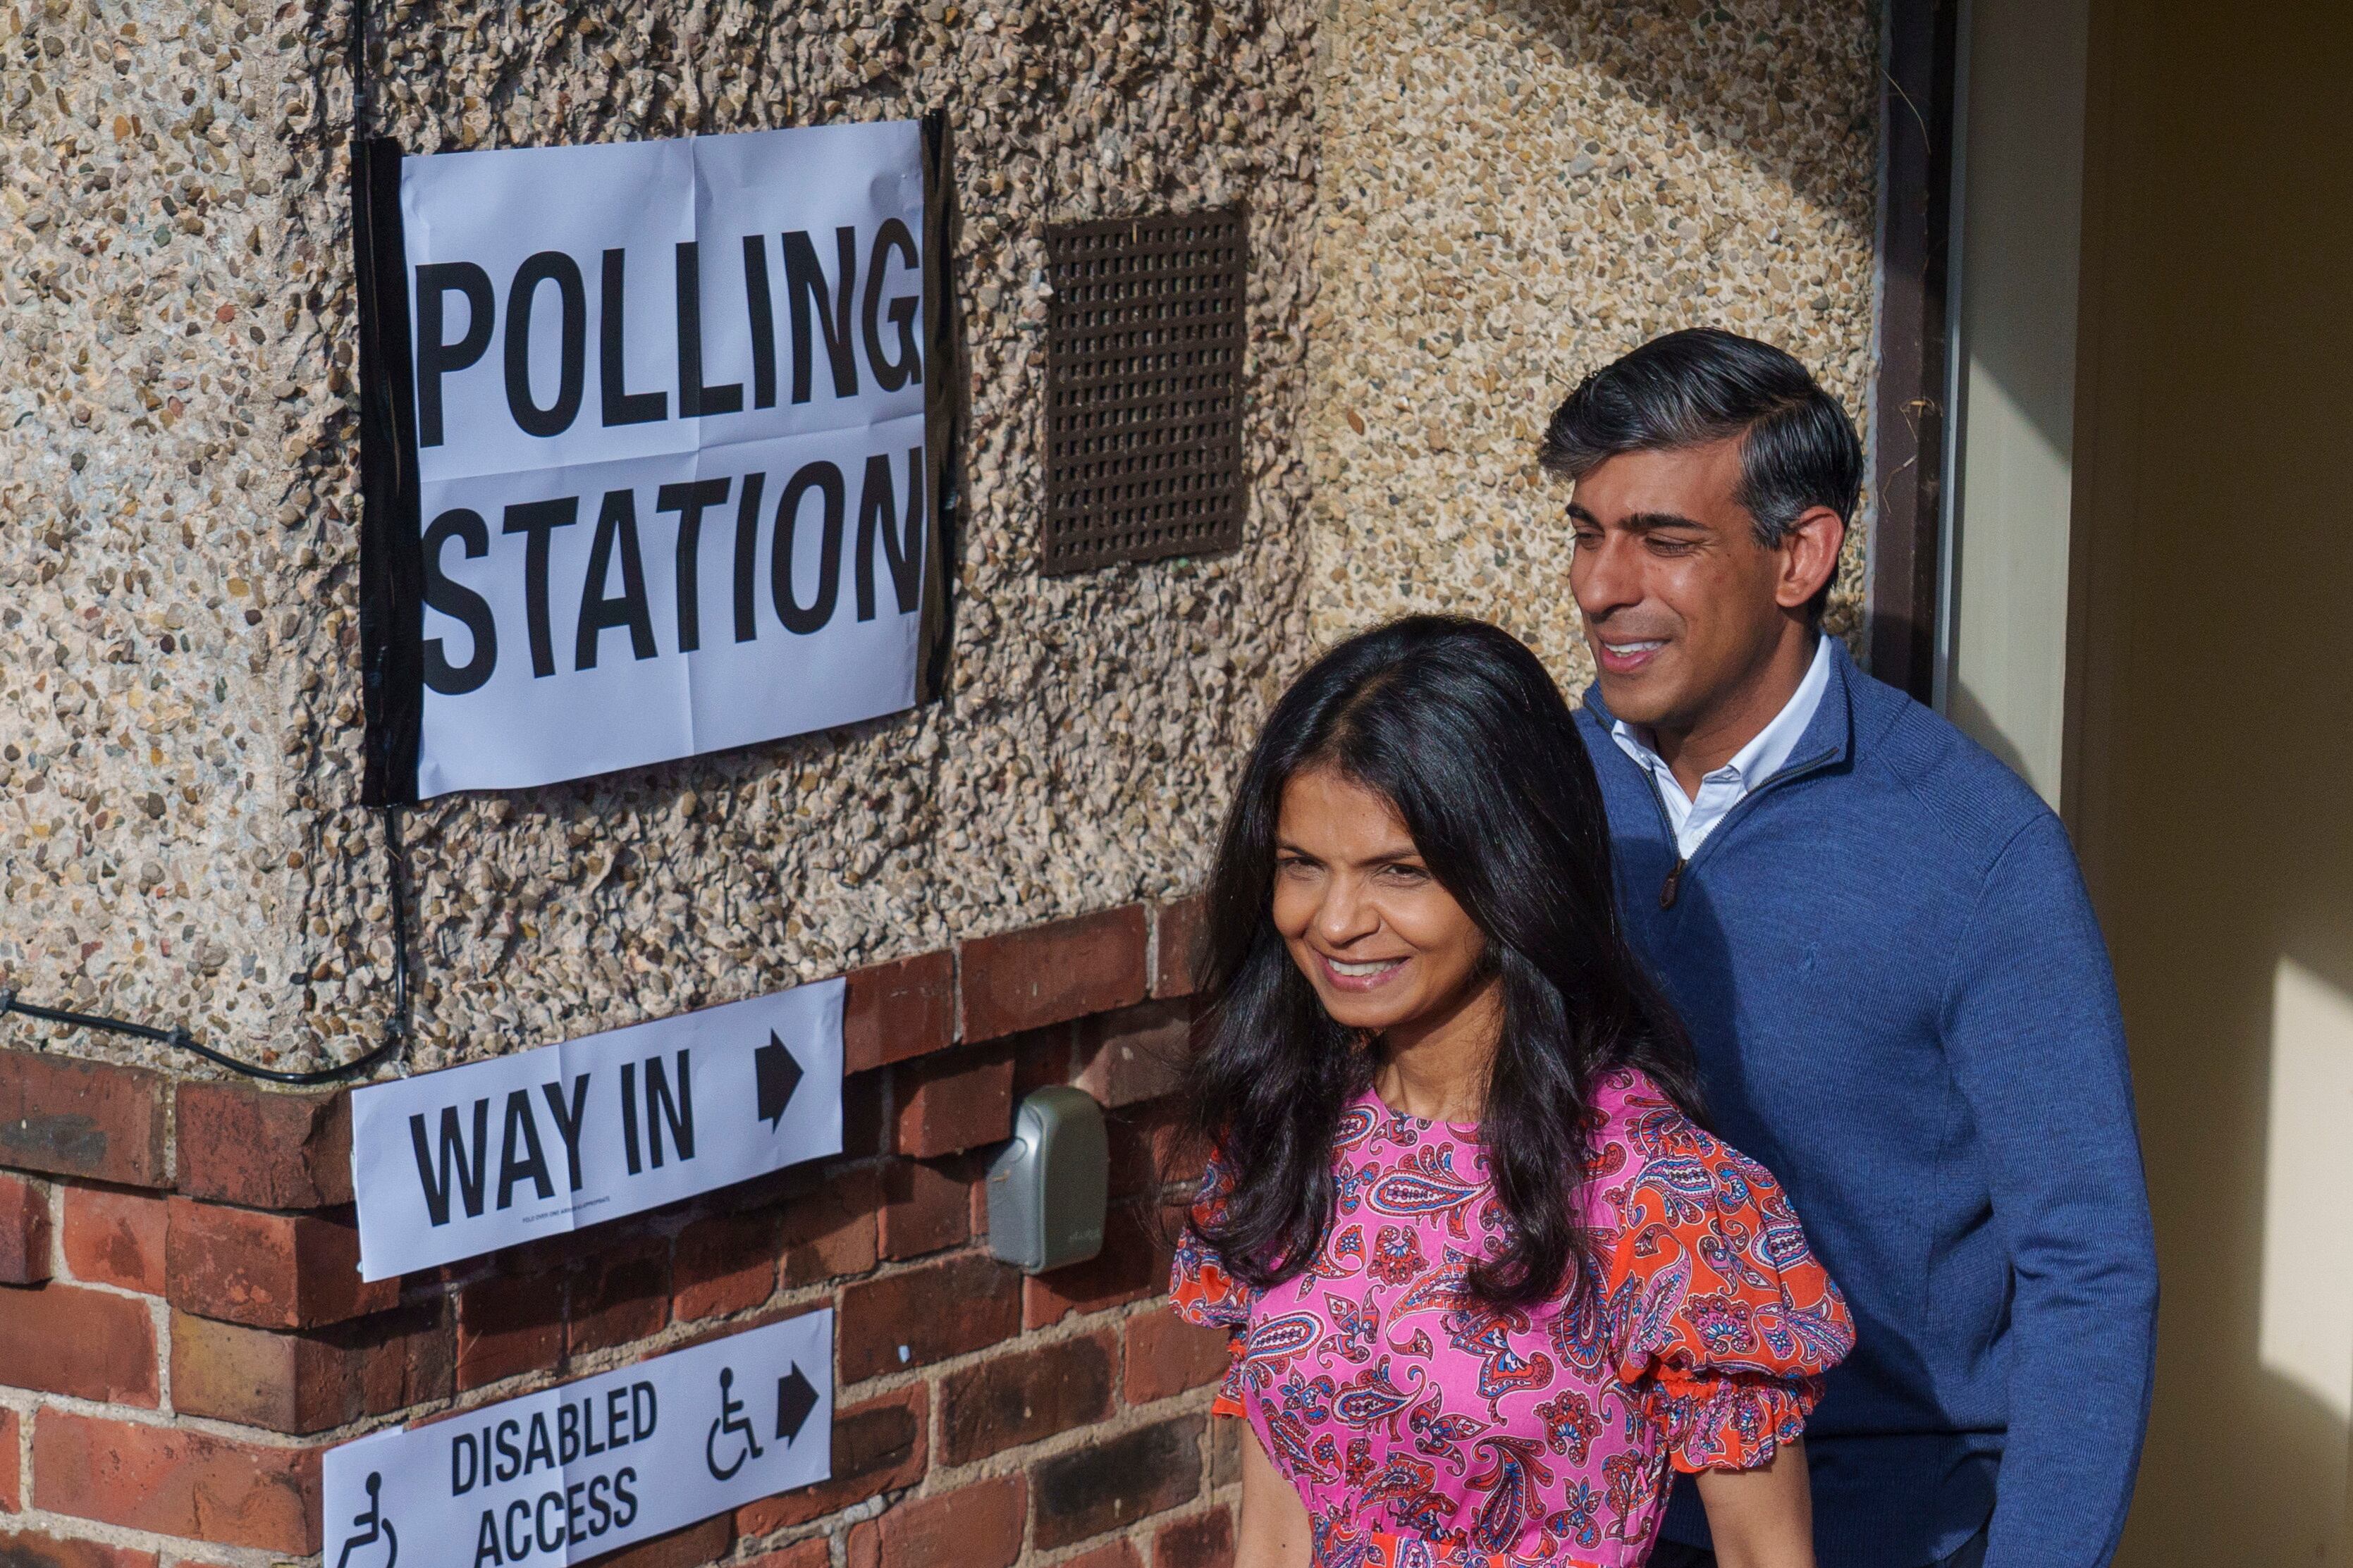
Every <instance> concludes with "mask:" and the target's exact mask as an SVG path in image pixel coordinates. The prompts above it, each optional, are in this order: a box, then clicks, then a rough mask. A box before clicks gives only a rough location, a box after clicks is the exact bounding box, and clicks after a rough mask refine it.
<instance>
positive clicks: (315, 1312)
mask: <svg viewBox="0 0 2353 1568" xmlns="http://www.w3.org/2000/svg"><path fill="white" fill-rule="evenodd" d="M164 1272H165V1289H164V1294H165V1295H166V1296H167V1297H168V1298H169V1299H170V1300H171V1302H172V1305H174V1307H177V1308H179V1309H180V1310H182V1311H184V1312H194V1313H195V1314H196V1315H197V1316H198V1317H201V1318H219V1319H222V1320H224V1321H228V1322H232V1323H244V1324H247V1325H248V1326H250V1327H253V1328H257V1329H308V1328H315V1327H317V1326H318V1325H320V1324H322V1323H335V1322H341V1321H343V1320H345V1319H347V1318H356V1317H360V1316H362V1315H364V1314H365V1313H368V1312H381V1311H384V1310H386V1309H387V1308H390V1307H392V1306H394V1305H396V1303H397V1302H398V1301H399V1300H400V1281H399V1280H397V1279H378V1280H375V1281H374V1282H373V1283H370V1282H366V1281H363V1280H362V1279H360V1233H359V1227H358V1226H355V1225H353V1223H352V1221H351V1220H350V1219H349V1218H348V1217H347V1216H345V1215H308V1214H305V1215H287V1214H266V1213H264V1212H262V1211H261V1210H259V1209H245V1208H230V1207H228V1206H227V1205H221V1204H210V1203H199V1202H197V1201H195V1199H193V1198H185V1197H176V1196H175V1197H174V1198H173V1199H172V1200H171V1205H170V1209H169V1212H168V1213H167V1215H165V1226H164Z"/></svg>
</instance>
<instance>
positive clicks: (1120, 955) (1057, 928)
mask: <svg viewBox="0 0 2353 1568" xmlns="http://www.w3.org/2000/svg"><path fill="white" fill-rule="evenodd" d="M1144 947H1145V917H1144V906H1143V905H1141V904H1128V905H1125V906H1124V907H1122V908H1120V909H1115V910H1103V911H1102V912H1100V913H1097V914H1092V915H1081V916H1080V917H1079V918H1078V919H1076V920H1068V921H1055V922H1054V923H1053V924H1051V925H1043V926H1032V927H1031V928H1029V930H1027V931H1008V932H1007V933H1005V934H1004V935H1002V936H990V937H982V938H980V939H979V940H977V941H975V942H965V943H964V944H963V946H962V947H961V948H960V949H959V950H958V952H957V988H958V999H959V1000H960V1002H961V1003H962V1005H963V1026H964V1031H963V1032H964V1037H965V1039H967V1040H994V1039H997V1038H998V1037H1002V1036H1006V1035H1011V1034H1017V1033H1018V1032H1019V1031H1021V1030H1023V1029H1035V1028H1039V1027H1042V1026H1045V1025H1048V1024H1060V1023H1065V1022H1067V1021H1068V1020H1070V1019H1072V1018H1078V1017H1083V1016H1086V1015H1087V1014H1089V1013H1108V1012H1110V1011H1111V1010H1112V1009H1113V1008H1114V1007H1125V1006H1127V1005H1130V1004H1132V1003H1136V1002H1141V1001H1143V1000H1144V990H1145V974H1144Z"/></svg>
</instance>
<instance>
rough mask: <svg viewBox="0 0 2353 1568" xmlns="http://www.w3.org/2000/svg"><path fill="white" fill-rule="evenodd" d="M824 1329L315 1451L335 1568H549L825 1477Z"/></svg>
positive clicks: (731, 1340) (696, 1349) (703, 1349)
mask: <svg viewBox="0 0 2353 1568" xmlns="http://www.w3.org/2000/svg"><path fill="white" fill-rule="evenodd" d="M832 1428H833V1313H832V1312H831V1311H830V1310H825V1311H817V1312H810V1313H807V1314H806V1315H805V1316H802V1317H798V1318H791V1319H787V1320H786V1321H784V1322H781V1323H771V1324H769V1325H767V1326H766V1327H765V1328H759V1329H754V1330H752V1331H749V1332H746V1333H741V1334H734V1335H732V1336H730V1337H728V1338H726V1339H723V1340H714V1341H712V1342H708V1343H705V1344H700V1345H695V1346H693V1347H691V1348H690V1349H687V1350H681V1351H672V1352H670V1353H669V1354H667V1355H659V1356H656V1357H654V1358H653V1359H651V1360H650V1361H644V1362H639V1363H638V1364H636V1365H635V1366H626V1367H622V1368H620V1369H618V1370H617V1371H614V1372H608V1373H602V1374H600V1375H598V1376H596V1377H589V1378H583V1379H581V1380H580V1381H579V1382H577V1383H568V1384H562V1385H560V1386H558V1387H555V1388H549V1389H543V1390H542V1391H541V1392H539V1393H537V1394H524V1395H522V1397H520V1398H516V1399H509V1400H503V1401H501V1402H500V1403H499V1404H496V1405H483V1406H481V1407H480V1409H476V1410H469V1411H467V1412H466V1413H465V1414H463V1415H454V1416H449V1417H446V1418H444V1419H441V1420H438V1421H435V1422H431V1423H429V1424H427V1425H424V1426H409V1427H395V1428H393V1429H391V1430H388V1431H384V1432H378V1433H375V1434H373V1435H372V1436H366V1437H362V1438H360V1439H358V1440H357V1441H355V1442H351V1443H345V1444H343V1446H342V1447H336V1448H330V1449H329V1450H328V1451H327V1458H326V1466H325V1469H326V1474H325V1478H324V1479H325V1485H324V1488H323V1492H324V1501H323V1503H322V1508H323V1510H324V1513H325V1521H324V1522H325V1526H326V1528H325V1530H324V1531H322V1539H323V1540H324V1541H325V1542H326V1555H325V1562H326V1563H330V1564H332V1565H333V1568H560V1565H562V1564H565V1563H578V1562H582V1561H584V1560H586V1559H587V1558H590V1557H594V1556H596V1555H598V1554H600V1553H602V1552H610V1551H612V1550H614V1549H615V1548H616V1547H620V1546H627V1545H628V1544H629V1543H630V1542H636V1541H644V1540H646V1539H648V1538H649V1537H651V1536H656V1535H660V1534H663V1533H665V1532H667V1531H673V1530H678V1529H680V1528H681V1527H683V1526H686V1525H689V1524H692V1523H694V1522H695V1521H698V1520H703V1519H708V1518H710V1517H711V1516H712V1515H713V1514H715V1513H720V1512H723V1511H724V1510H728V1509H731V1508H736V1507H740V1506H741V1505H743V1504H744V1503H747V1502H751V1501H753V1500H754V1499H758V1498H764V1497H767V1496H769V1495H770V1494H772V1493H775V1492H780V1491H786V1490H789V1489H792V1488H795V1487H805V1486H808V1485H810V1484H811V1483H813V1482H816V1481H821V1480H825V1479H828V1477H829V1476H830V1475H831V1474H832V1458H833V1452H832V1451H833V1444H832Z"/></svg>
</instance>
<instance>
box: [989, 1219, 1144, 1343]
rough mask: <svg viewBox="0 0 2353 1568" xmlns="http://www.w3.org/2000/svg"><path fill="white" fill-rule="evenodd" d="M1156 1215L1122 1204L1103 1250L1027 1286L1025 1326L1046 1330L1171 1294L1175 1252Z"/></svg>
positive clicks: (1109, 1222) (1106, 1225)
mask: <svg viewBox="0 0 2353 1568" xmlns="http://www.w3.org/2000/svg"><path fill="white" fill-rule="evenodd" d="M1162 1230H1163V1222H1162V1221H1161V1219H1160V1217H1159V1215H1157V1214H1156V1213H1155V1210H1153V1209H1152V1208H1150V1207H1148V1206H1147V1205H1143V1204H1138V1203H1118V1204H1113V1205H1112V1206H1111V1209H1110V1211H1109V1212H1108V1213H1107V1214H1105V1215H1103V1250H1102V1251H1101V1252H1098V1253H1096V1254H1095V1255H1094V1256H1093V1257H1092V1258H1088V1259H1087V1260H1086V1261H1085V1262H1083V1263H1073V1264H1071V1265H1070V1266H1069V1267H1067V1268H1057V1269H1055V1270H1054V1271H1053V1272H1051V1273H1050V1274H1033V1275H1031V1276H1029V1278H1028V1279H1024V1280H1023V1281H1022V1282H1021V1326H1022V1327H1023V1328H1025V1329H1042V1328H1044V1327H1046V1326H1047V1325H1048V1324H1050V1323H1059V1322H1060V1321H1062V1320H1063V1319H1064V1318H1066V1317H1068V1316H1069V1315H1070V1314H1071V1313H1072V1312H1098V1311H1101V1310H1103V1309H1104V1308H1105V1307H1117V1306H1120V1305H1123V1304H1124V1303H1126V1302H1129V1301H1140V1300H1143V1299H1144V1298H1145V1297H1146V1296H1150V1295H1155V1294H1156V1293H1158V1292H1160V1291H1162V1290H1166V1289H1168V1264H1169V1260H1170V1258H1171V1256H1172V1253H1173V1251H1174V1248H1173V1246H1172V1243H1171V1239H1170V1237H1168V1236H1166V1235H1163V1234H1162Z"/></svg>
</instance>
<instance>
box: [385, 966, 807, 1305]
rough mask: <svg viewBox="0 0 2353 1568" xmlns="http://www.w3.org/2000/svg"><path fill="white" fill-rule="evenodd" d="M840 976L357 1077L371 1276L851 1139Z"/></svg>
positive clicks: (660, 1197) (465, 1253) (747, 1172)
mask: <svg viewBox="0 0 2353 1568" xmlns="http://www.w3.org/2000/svg"><path fill="white" fill-rule="evenodd" d="M842 989H843V986H842V982H840V981H839V980H832V981H826V982H822V983H820V984H814V985H804V986H801V987H798V988H797V989H795V990H792V991H786V992H781V993H779V994H776V995H773V996H762V997H755V998H754V999H752V1000H750V1001H746V1002H735V1003H730V1004H728V1005H724V1006H720V1007H711V1008H705V1009H703V1010H702V1011H700V1012H695V1013H688V1014H684V1015H682V1016H679V1017H675V1018H666V1019H662V1020H659V1021H658V1022H655V1023H650V1024H639V1025H636V1026H631V1027H629V1028H626V1029H616V1030H613V1031H611V1032H610V1033H607V1034H602V1035H591V1036H588V1037H585V1038H582V1039H577V1040H567V1041H564V1042H562V1043H560V1044H556V1045H552V1046H544V1047H540V1048H538V1049H536V1050H530V1051H522V1052H518V1053H516V1054H514V1055H512V1056H506V1057H499V1058H492V1059H491V1060H489V1061H485V1062H479V1063H475V1064H473V1065H471V1066H468V1067H462V1068H450V1069H448V1070H447V1071H444V1072H438V1073H430V1074H427V1075H424V1076H421V1077H417V1078H412V1079H402V1080H399V1081H397V1082H394V1083H388V1084H378V1085H374V1086H371V1087H369V1088H366V1089H360V1090H358V1091H357V1092H356V1093H354V1094H353V1097H352V1176H353V1189H354V1191H355V1192H356V1194H357V1196H358V1200H359V1211H360V1212H359V1221H360V1271H361V1273H362V1275H363V1276H364V1277H365V1278H366V1279H385V1278H388V1277H390V1276H392V1275H396V1274H403V1273H406V1272H408V1271H409V1270H411V1269H416V1268H429V1267H432V1266H434V1265H437V1264H441V1263H448V1262H454V1261H456V1260H458V1259H459V1258H470V1257H474V1256H477V1255H479V1254H480V1253H483V1252H488V1251H491V1250H492V1249H494V1248H497V1247H506V1246H511V1245H512V1244H514V1243H516V1242H518V1241H524V1240H529V1239H531V1238H533V1237H539V1236H544V1235H549V1234H557V1233H562V1232H565V1231H569V1230H574V1229H576V1228H578V1227H579V1226H584V1225H593V1224H596V1223H598V1222H600V1221H603V1220H607V1219H616V1218H618V1217H620V1216H621V1215H630V1214H637V1213H640V1212H642V1211H644V1210H646V1209H649V1208H653V1207H656V1206H658V1205H662V1204H666V1203H671V1202H675V1201H677V1200H678V1199H681V1198H685V1197H691V1196H692V1195H694V1194H697V1193H703V1192H708V1191H711V1190H712V1188H715V1187H721V1186H725V1185H728V1184H731V1183H734V1182H740V1181H744V1180H745V1179H747V1178H749V1177H752V1176H757V1175H762V1174H765V1173H767V1172H770V1171H774V1170H779V1169H781V1168H783V1167H784V1166H786V1165H789V1164H793V1163H797V1162H799V1161H802V1160H807V1159H813V1158H816V1157H818V1156H820V1155H825V1154H832V1153H838V1152H839V1151H840V1149H841V1006H842Z"/></svg>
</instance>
